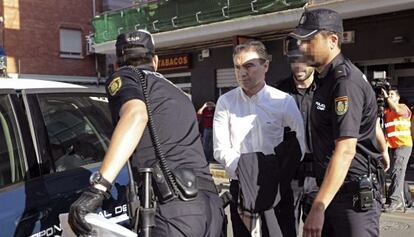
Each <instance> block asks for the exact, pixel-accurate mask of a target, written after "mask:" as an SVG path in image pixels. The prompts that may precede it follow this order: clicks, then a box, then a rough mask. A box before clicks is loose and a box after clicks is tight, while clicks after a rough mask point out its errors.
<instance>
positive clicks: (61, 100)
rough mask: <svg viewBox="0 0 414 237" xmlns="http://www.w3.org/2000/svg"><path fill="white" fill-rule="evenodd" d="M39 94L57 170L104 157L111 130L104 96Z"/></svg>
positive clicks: (85, 163)
mask: <svg viewBox="0 0 414 237" xmlns="http://www.w3.org/2000/svg"><path fill="white" fill-rule="evenodd" d="M38 98H39V105H40V110H41V113H42V116H43V119H44V122H45V125H46V130H47V135H48V138H49V147H50V152H51V155H52V159H53V162H54V168H55V171H57V172H59V171H64V170H68V169H72V168H76V167H80V166H83V165H87V164H91V163H96V162H100V161H102V159H103V156H104V154H105V152H106V150H107V146H108V143H109V139H110V136H111V132H112V124H111V117H110V114H109V108H108V101H107V99H106V98H105V97H102V95H92V96H91V95H90V94H82V93H79V94H75V93H71V94H66V93H65V94H41V95H39V96H38Z"/></svg>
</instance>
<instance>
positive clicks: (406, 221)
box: [210, 163, 414, 237]
mask: <svg viewBox="0 0 414 237" xmlns="http://www.w3.org/2000/svg"><path fill="white" fill-rule="evenodd" d="M210 171H211V173H212V174H213V177H214V181H215V182H216V184H217V185H218V186H219V188H220V189H221V192H224V191H227V190H228V187H229V180H228V178H227V176H226V173H225V171H224V169H223V167H222V166H221V165H219V164H214V163H213V164H210ZM406 181H407V182H408V183H409V186H410V190H411V196H412V197H413V198H414V164H413V165H411V166H409V167H408V168H407V173H406ZM225 211H226V214H227V217H228V221H229V225H228V227H227V233H228V235H227V236H228V237H234V236H233V234H232V228H231V222H230V221H231V220H230V213H229V208H228V207H227V208H226V210H225ZM302 225H303V223H301V226H300V228H299V229H300V232H299V236H301V233H302V231H301V229H302V228H301V227H302ZM413 236H414V208H408V209H407V210H406V212H405V213H404V212H393V213H382V214H381V218H380V237H413Z"/></svg>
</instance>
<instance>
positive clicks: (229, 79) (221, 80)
mask: <svg viewBox="0 0 414 237" xmlns="http://www.w3.org/2000/svg"><path fill="white" fill-rule="evenodd" d="M216 78H217V84H216V85H217V88H228V87H237V86H238V84H237V81H236V75H235V74H234V68H222V69H217V71H216Z"/></svg>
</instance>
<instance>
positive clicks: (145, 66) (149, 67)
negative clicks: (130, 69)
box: [137, 64, 155, 72]
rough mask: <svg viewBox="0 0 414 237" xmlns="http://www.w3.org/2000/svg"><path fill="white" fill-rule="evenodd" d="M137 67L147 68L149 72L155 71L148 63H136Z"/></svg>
mask: <svg viewBox="0 0 414 237" xmlns="http://www.w3.org/2000/svg"><path fill="white" fill-rule="evenodd" d="M137 68H138V69H142V70H147V71H151V72H155V69H154V67H153V66H150V65H146V64H145V65H138V66H137Z"/></svg>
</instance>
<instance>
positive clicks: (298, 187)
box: [277, 36, 318, 236]
mask: <svg viewBox="0 0 414 237" xmlns="http://www.w3.org/2000/svg"><path fill="white" fill-rule="evenodd" d="M285 43H286V56H287V59H288V62H289V65H290V69H291V72H292V74H291V76H289V77H288V78H286V79H284V80H282V81H281V82H280V83H279V84H278V85H277V88H278V89H280V90H281V91H284V92H286V93H289V94H290V95H291V96H292V97H293V98H294V99H295V102H296V105H297V106H298V108H299V110H300V112H301V114H302V118H303V124H304V126H305V141H306V142H305V145H306V153H305V156H304V159H303V160H302V162H301V165H300V167H299V169H298V170H297V172H296V176H295V178H294V180H293V181H292V184H291V186H292V187H291V188H290V189H287V190H288V191H287V193H286V195H282V199H281V200H280V203H279V204H278V206H277V208H278V216H281V217H280V218H279V219H280V221H279V222H281V226H282V231H283V230H284V228H285V229H287V231H284V236H297V234H296V233H295V231H292V229H293V230H296V232H297V229H298V228H299V223H300V216H301V214H302V220H303V221H305V219H306V216H307V214H308V213H309V211H310V207H311V205H312V202H313V199H314V198H315V196H316V193H317V191H318V186H317V185H316V180H315V178H314V177H315V175H314V174H313V168H312V167H313V166H312V162H313V155H312V144H311V131H310V110H311V107H312V99H313V94H314V91H315V88H316V87H315V83H314V77H315V70H314V68H313V67H310V66H308V65H307V62H306V58H305V57H304V55H303V53H302V52H301V51H300V50H299V45H298V40H297V39H295V38H293V37H290V36H288V37H287V38H286V39H285ZM289 192H290V193H289ZM293 207H294V209H293ZM282 216H284V217H285V218H282ZM287 216H289V218H286V217H287ZM293 216H294V217H293ZM293 220H296V223H295V222H294V221H293Z"/></svg>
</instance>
